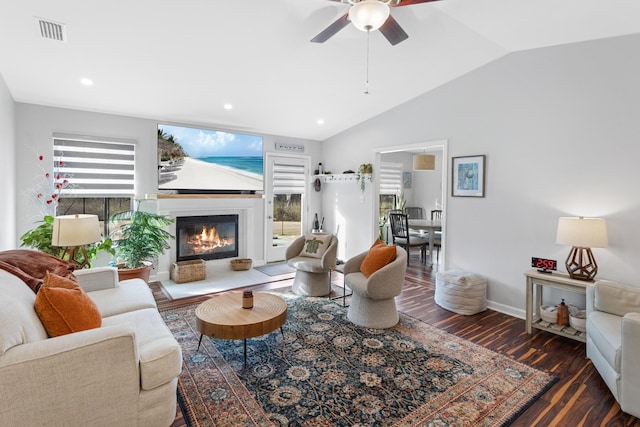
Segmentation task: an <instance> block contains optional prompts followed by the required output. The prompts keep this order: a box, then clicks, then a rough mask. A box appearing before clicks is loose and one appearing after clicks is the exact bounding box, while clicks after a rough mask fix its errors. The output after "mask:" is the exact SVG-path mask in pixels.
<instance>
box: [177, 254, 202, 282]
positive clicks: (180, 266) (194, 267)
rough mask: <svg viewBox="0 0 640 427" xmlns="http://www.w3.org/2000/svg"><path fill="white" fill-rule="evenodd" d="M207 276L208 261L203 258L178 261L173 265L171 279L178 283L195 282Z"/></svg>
mask: <svg viewBox="0 0 640 427" xmlns="http://www.w3.org/2000/svg"><path fill="white" fill-rule="evenodd" d="M205 277H207V263H206V262H204V260H201V259H194V260H192V261H178V262H174V263H173V264H172V265H171V279H172V280H173V281H174V282H176V283H187V282H195V281H196V280H202V279H204V278H205Z"/></svg>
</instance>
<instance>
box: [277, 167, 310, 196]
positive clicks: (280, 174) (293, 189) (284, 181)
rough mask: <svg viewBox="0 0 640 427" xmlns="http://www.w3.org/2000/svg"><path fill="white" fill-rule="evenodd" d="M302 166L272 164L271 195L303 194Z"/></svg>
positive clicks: (303, 177)
mask: <svg viewBox="0 0 640 427" xmlns="http://www.w3.org/2000/svg"><path fill="white" fill-rule="evenodd" d="M305 178H306V177H305V171H304V165H294V164H278V163H274V164H273V194H304V192H305V191H304V190H305V186H306V179H305Z"/></svg>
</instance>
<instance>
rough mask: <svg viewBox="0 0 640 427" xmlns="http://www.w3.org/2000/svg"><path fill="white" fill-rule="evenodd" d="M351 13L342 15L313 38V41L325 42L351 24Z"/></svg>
mask: <svg viewBox="0 0 640 427" xmlns="http://www.w3.org/2000/svg"><path fill="white" fill-rule="evenodd" d="M350 22H351V21H349V13H348V12H347V13H345V14H344V15H342V16H341V17H340V18H339V19H338V20H337V21H336V22H334V23H333V24H331V25H329V26H328V27H327V28H325V29H324V30H322V31H321V32H320V34H318V35H317V36H315V37H314V38H312V39H311V42H312V43H324V42H326V41H327V40H329V39H330V38H331V37H333V36H334V34H335V33H337V32H338V31H340V30H341V29H343V28H344V27H346V26H347V25H349V23H350Z"/></svg>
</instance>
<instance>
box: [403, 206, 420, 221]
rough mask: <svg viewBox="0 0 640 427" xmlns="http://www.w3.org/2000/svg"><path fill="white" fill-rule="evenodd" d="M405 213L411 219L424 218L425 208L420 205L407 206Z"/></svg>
mask: <svg viewBox="0 0 640 427" xmlns="http://www.w3.org/2000/svg"><path fill="white" fill-rule="evenodd" d="M404 213H406V214H407V216H408V217H409V218H411V219H424V209H422V208H421V207H419V206H411V207H406V208H404Z"/></svg>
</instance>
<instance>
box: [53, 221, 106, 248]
mask: <svg viewBox="0 0 640 427" xmlns="http://www.w3.org/2000/svg"><path fill="white" fill-rule="evenodd" d="M101 239H102V235H101V234H100V223H99V222H98V215H87V214H77V215H62V216H57V217H55V218H54V219H53V235H52V238H51V244H52V245H53V246H82V245H88V244H89V243H95V242H98V241H100V240H101Z"/></svg>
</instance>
